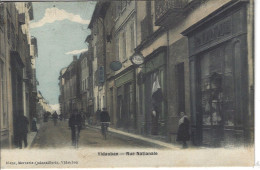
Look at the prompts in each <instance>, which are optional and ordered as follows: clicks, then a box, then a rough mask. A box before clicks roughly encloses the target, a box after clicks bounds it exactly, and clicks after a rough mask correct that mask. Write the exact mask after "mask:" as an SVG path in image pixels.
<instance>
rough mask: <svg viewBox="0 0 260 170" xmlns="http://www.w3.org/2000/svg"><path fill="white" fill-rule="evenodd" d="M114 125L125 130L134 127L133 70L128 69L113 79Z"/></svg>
mask: <svg viewBox="0 0 260 170" xmlns="http://www.w3.org/2000/svg"><path fill="white" fill-rule="evenodd" d="M115 87H116V107H117V108H116V113H117V114H116V127H117V128H123V129H125V130H134V129H135V128H136V114H135V113H136V112H135V83H134V70H133V69H130V70H129V71H127V72H126V73H124V74H122V75H121V76H119V77H118V78H116V79H115Z"/></svg>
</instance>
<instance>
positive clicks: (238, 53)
mask: <svg viewBox="0 0 260 170" xmlns="http://www.w3.org/2000/svg"><path fill="white" fill-rule="evenodd" d="M233 53H234V59H235V64H234V67H235V69H234V71H235V74H234V75H235V94H236V110H235V112H236V123H237V125H241V124H242V103H241V101H242V87H241V84H242V82H241V78H242V75H241V73H242V72H241V69H242V64H241V45H240V42H239V41H237V42H236V43H235V44H234V50H233Z"/></svg>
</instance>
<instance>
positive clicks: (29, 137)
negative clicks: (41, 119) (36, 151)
mask: <svg viewBox="0 0 260 170" xmlns="http://www.w3.org/2000/svg"><path fill="white" fill-rule="evenodd" d="M40 127H41V125H40V124H37V129H38V131H39V129H40ZM36 135H37V132H32V131H31V132H29V133H28V134H27V143H28V146H27V148H30V147H31V145H32V143H33V140H34V139H35V137H36Z"/></svg>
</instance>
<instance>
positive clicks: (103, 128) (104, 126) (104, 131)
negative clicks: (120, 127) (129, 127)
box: [101, 122, 110, 140]
mask: <svg viewBox="0 0 260 170" xmlns="http://www.w3.org/2000/svg"><path fill="white" fill-rule="evenodd" d="M109 123H110V122H101V132H102V135H103V137H104V139H105V140H106V139H107V131H108V126H109Z"/></svg>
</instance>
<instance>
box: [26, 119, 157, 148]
mask: <svg viewBox="0 0 260 170" xmlns="http://www.w3.org/2000/svg"><path fill="white" fill-rule="evenodd" d="M72 147H73V146H72V145H71V131H70V129H69V128H68V122H67V121H62V122H60V121H59V122H58V124H57V125H56V126H54V124H53V122H52V121H49V122H44V123H43V124H42V126H41V128H40V130H39V132H38V134H37V136H36V138H35V140H34V142H33V143H32V146H31V148H72ZM79 147H106V148H108V147H116V148H128V147H130V148H144V147H145V148H155V146H154V145H152V144H150V143H147V142H141V141H134V139H132V138H127V137H123V136H120V135H115V134H111V133H109V134H108V139H107V140H104V139H103V137H102V135H101V132H100V130H98V129H94V128H89V127H87V128H86V129H83V130H82V131H81V133H80V141H79Z"/></svg>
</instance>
